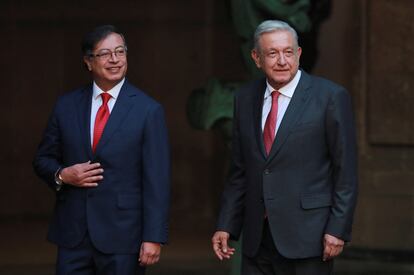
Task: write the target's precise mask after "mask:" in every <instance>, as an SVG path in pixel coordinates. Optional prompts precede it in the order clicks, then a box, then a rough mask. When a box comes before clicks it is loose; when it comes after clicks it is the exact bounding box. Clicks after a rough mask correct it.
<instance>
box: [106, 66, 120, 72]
mask: <svg viewBox="0 0 414 275" xmlns="http://www.w3.org/2000/svg"><path fill="white" fill-rule="evenodd" d="M120 69H121V67H110V68H107V70H108V71H111V72H118V71H119V70H120Z"/></svg>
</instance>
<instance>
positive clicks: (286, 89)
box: [264, 70, 302, 99]
mask: <svg viewBox="0 0 414 275" xmlns="http://www.w3.org/2000/svg"><path fill="white" fill-rule="evenodd" d="M301 74H302V72H301V71H300V70H298V72H297V73H296V75H295V77H294V78H293V79H292V80H291V81H290V82H289V83H288V84H286V85H285V86H283V87H282V88H280V89H279V90H277V89H274V88H273V87H272V86H271V85H270V84H269V82H268V81H267V80H266V84H267V85H266V91H265V95H264V99H266V98H267V97H269V96H271V94H272V92H273V91H276V90H277V91H279V93H281V94H282V95H284V96H287V97H289V98H292V96H293V93H294V92H295V89H296V87H297V86H298V83H299V80H300V76H301Z"/></svg>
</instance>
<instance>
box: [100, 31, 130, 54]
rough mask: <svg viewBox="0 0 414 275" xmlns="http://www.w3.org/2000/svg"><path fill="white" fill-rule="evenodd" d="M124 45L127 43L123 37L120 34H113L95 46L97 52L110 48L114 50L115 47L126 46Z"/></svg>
mask: <svg viewBox="0 0 414 275" xmlns="http://www.w3.org/2000/svg"><path fill="white" fill-rule="evenodd" d="M124 45H125V41H124V39H123V37H122V36H121V35H120V34H118V33H114V32H111V33H109V34H108V35H107V36H105V37H104V38H102V39H101V40H99V41H98V42H97V43H96V44H95V47H94V49H95V50H96V49H100V48H108V47H111V48H114V47H118V46H124Z"/></svg>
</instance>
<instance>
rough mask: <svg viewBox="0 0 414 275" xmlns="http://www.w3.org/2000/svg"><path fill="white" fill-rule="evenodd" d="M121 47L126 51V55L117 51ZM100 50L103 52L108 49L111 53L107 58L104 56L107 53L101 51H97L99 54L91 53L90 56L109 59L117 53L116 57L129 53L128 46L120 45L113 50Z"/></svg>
mask: <svg viewBox="0 0 414 275" xmlns="http://www.w3.org/2000/svg"><path fill="white" fill-rule="evenodd" d="M121 48H122V49H123V50H124V51H125V52H124V55H121V56H118V54H119V53H117V50H118V49H121ZM99 51H100V52H102V51H108V52H109V53H110V54H109V55H108V57H106V58H104V57H103V56H104V55H106V54H107V53H103V54H100V53H97V54H93V53H90V54H89V55H88V56H89V57H91V58H94V57H97V58H98V59H100V60H108V59H110V58H111V57H113V55H114V54H115V56H116V57H125V56H126V55H127V53H128V48H127V46H118V47H116V48H115V49H114V50H113V51H111V50H110V49H101V50H99Z"/></svg>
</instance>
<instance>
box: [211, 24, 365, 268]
mask: <svg viewBox="0 0 414 275" xmlns="http://www.w3.org/2000/svg"><path fill="white" fill-rule="evenodd" d="M254 41H255V46H254V49H253V50H252V58H253V60H254V61H255V63H256V66H257V67H258V68H259V69H261V70H263V72H264V74H265V76H266V77H265V78H263V79H259V80H256V81H253V82H251V83H249V84H248V85H246V86H245V87H243V88H241V90H240V91H239V92H238V93H237V95H236V97H235V111H234V121H233V140H232V151H233V152H232V161H231V169H230V178H229V181H228V183H227V184H226V187H225V189H224V192H223V196H222V204H221V211H220V214H219V218H218V224H217V231H216V233H215V234H214V236H213V238H212V246H213V249H214V251H215V253H216V255H217V257H218V258H219V259H221V260H223V259H228V258H230V257H231V256H232V255H233V253H234V248H231V247H229V246H228V240H229V239H230V238H232V239H237V238H238V237H239V236H240V234H241V231H242V230H243V242H242V253H243V255H242V274H243V275H259V274H261V275H263V274H266V275H267V274H274V275H328V274H332V265H333V264H332V263H333V261H332V259H333V258H334V257H336V256H338V255H339V254H340V253H341V252H342V249H343V246H344V244H345V242H347V241H350V238H351V227H352V221H353V214H354V209H355V204H356V198H357V178H358V177H357V153H356V138H355V126H354V119H353V115H352V107H351V100H350V97H349V94H348V92H347V91H346V90H345V89H344V88H343V87H341V86H339V85H337V84H335V83H333V82H331V81H328V80H326V79H323V78H319V77H315V76H311V75H309V74H307V73H306V72H304V71H302V70H299V59H300V55H301V52H302V50H301V48H300V47H299V45H298V38H297V34H296V31H295V30H294V29H293V28H291V27H290V26H289V25H288V24H287V23H285V22H282V21H277V20H274V21H265V22H263V23H262V24H260V25H259V26H258V27H257V29H256V32H255V36H254Z"/></svg>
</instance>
